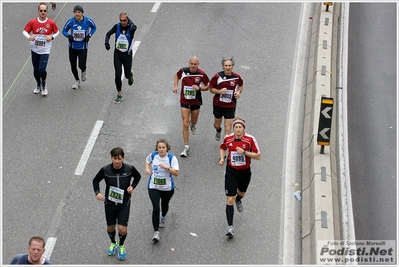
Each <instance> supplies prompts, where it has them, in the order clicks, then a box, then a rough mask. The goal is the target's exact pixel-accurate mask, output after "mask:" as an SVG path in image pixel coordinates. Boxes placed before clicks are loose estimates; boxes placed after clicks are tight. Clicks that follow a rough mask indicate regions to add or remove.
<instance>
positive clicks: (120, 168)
mask: <svg viewBox="0 0 399 267" xmlns="http://www.w3.org/2000/svg"><path fill="white" fill-rule="evenodd" d="M124 158H125V152H124V151H123V149H122V148H120V147H116V148H114V149H112V150H111V160H112V163H111V164H109V165H106V166H104V167H103V168H101V169H100V171H99V172H98V173H97V175H96V177H94V179H93V189H94V192H95V194H96V198H97V199H98V200H100V201H104V207H105V218H106V221H107V232H108V236H109V238H110V239H111V245H110V247H109V249H108V255H109V256H113V255H115V252H116V250H117V249H119V250H118V258H119V259H120V260H124V259H125V258H126V252H125V246H124V241H125V239H126V235H127V225H128V221H129V214H130V197H131V194H132V192H133V190H134V188H136V186H137V184H138V183H139V181H140V178H141V175H140V173H139V172H138V171H137V169H136V168H135V167H134V166H132V165H129V164H125V163H123V160H124ZM132 178H134V180H133V182H132V181H131V179H132ZM103 179H104V181H105V185H106V188H105V196H104V195H102V194H101V193H100V182H101V180H103ZM116 223H118V231H119V244H117V243H116V240H115V235H116V231H115V227H116Z"/></svg>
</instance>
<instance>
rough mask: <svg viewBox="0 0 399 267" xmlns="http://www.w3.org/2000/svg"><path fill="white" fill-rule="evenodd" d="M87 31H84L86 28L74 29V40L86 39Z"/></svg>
mask: <svg viewBox="0 0 399 267" xmlns="http://www.w3.org/2000/svg"><path fill="white" fill-rule="evenodd" d="M85 32H86V31H84V30H76V31H73V40H75V41H83V40H84V39H85Z"/></svg>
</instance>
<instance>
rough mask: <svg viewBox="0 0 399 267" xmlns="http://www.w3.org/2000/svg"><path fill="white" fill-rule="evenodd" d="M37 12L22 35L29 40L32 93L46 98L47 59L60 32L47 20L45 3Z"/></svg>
mask: <svg viewBox="0 0 399 267" xmlns="http://www.w3.org/2000/svg"><path fill="white" fill-rule="evenodd" d="M37 11H38V13H39V17H38V18H34V19H32V20H30V21H29V22H28V24H26V26H25V28H24V30H23V32H22V33H23V35H24V36H25V37H26V38H28V39H29V47H30V49H31V55H32V65H33V75H34V77H35V79H36V87H35V89H34V90H33V93H35V94H39V93H40V92H41V93H42V95H43V96H46V95H47V94H48V92H47V84H46V79H47V71H46V68H47V63H48V58H49V54H50V50H51V45H52V41H53V40H54V38H56V37H57V36H58V35H59V33H60V32H59V30H58V27H57V24H56V23H55V21H53V20H52V19H49V18H47V13H48V7H47V5H46V3H40V4H39V6H38V8H37ZM31 33H32V34H31Z"/></svg>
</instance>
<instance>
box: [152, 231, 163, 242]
mask: <svg viewBox="0 0 399 267" xmlns="http://www.w3.org/2000/svg"><path fill="white" fill-rule="evenodd" d="M159 239H161V235H160V234H159V231H155V232H154V236H153V237H152V241H154V242H157V241H159Z"/></svg>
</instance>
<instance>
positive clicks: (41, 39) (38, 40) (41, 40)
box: [35, 35, 46, 48]
mask: <svg viewBox="0 0 399 267" xmlns="http://www.w3.org/2000/svg"><path fill="white" fill-rule="evenodd" d="M35 46H36V47H37V48H44V47H45V46H46V36H43V35H40V36H36V37H35Z"/></svg>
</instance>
